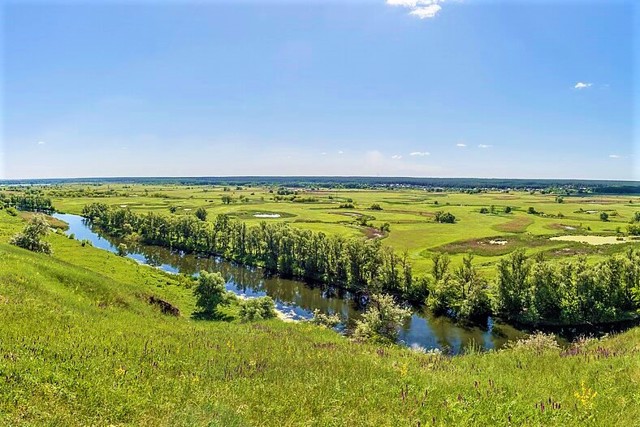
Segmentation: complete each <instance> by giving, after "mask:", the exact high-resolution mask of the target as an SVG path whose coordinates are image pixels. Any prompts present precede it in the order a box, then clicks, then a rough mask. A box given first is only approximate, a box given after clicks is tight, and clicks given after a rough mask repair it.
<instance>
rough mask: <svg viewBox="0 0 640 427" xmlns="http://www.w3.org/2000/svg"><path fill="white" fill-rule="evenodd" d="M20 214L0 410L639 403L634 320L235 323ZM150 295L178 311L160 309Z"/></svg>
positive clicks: (417, 416)
mask: <svg viewBox="0 0 640 427" xmlns="http://www.w3.org/2000/svg"><path fill="white" fill-rule="evenodd" d="M179 191H188V190H179ZM186 194H187V195H188V194H189V193H186ZM193 199H195V197H194V198H193ZM69 200H71V201H73V202H75V201H76V200H75V199H69ZM122 200H128V201H129V202H131V201H132V200H135V198H134V196H131V197H126V198H123V199H122ZM145 200H146V199H145ZM148 200H155V198H153V199H151V198H149V199H148ZM174 200H175V199H174ZM179 200H185V201H184V203H185V204H187V203H192V204H187V205H186V206H197V205H198V204H199V201H198V200H192V201H191V202H189V200H191V197H185V198H183V199H179ZM354 200H355V198H354ZM59 201H62V199H61V200H59ZM114 201H115V203H121V204H128V203H126V202H125V203H122V202H121V201H120V200H114ZM163 201H164V200H163ZM83 202H84V200H83ZM200 203H201V201H200ZM72 205H73V203H70V202H68V201H67V204H66V205H64V206H57V205H56V207H58V209H65V210H68V211H71V212H72V211H73V208H72V207H71V206H72ZM186 206H185V207H186ZM273 206H282V205H279V204H274V205H273ZM132 207H133V206H132ZM138 208H140V209H144V207H141V206H140V207H138ZM164 208H165V206H160V207H159V209H164ZM183 208H184V207H183ZM233 208H237V206H233V205H232V206H230V207H229V209H233ZM213 209H216V207H215V206H214V207H212V212H213ZM258 209H259V210H266V209H263V207H262V206H260V207H258ZM300 209H302V208H300ZM283 210H285V209H283ZM620 211H622V209H620ZM297 212H300V211H297ZM23 225H24V219H23V218H21V217H20V216H12V215H9V214H7V213H6V212H2V211H0V318H2V322H0V424H1V425H8V426H13V425H34V426H35V425H64V426H71V425H116V426H119V425H138V426H145V425H147V426H163V425H172V426H180V425H183V426H194V425H202V426H205V425H206V426H244V425H264V426H272V425H273V426H276V425H277V426H288V425H318V426H320V425H322V426H326V425H330V426H331V425H333V426H340V425H344V426H353V425H377V426H378V425H394V426H396V425H407V426H409V425H411V426H418V425H421V426H424V425H505V426H507V425H528V426H534V425H563V426H569V425H580V426H582V425H602V426H610V425H624V426H628V425H635V423H637V420H638V419H639V418H640V329H639V328H635V329H632V330H630V331H628V332H625V333H623V334H620V335H615V336H610V337H607V338H604V339H601V340H587V341H580V342H576V343H574V344H573V345H572V346H570V347H568V348H557V347H555V346H554V345H553V344H552V343H550V342H549V341H548V340H546V339H542V338H540V337H538V338H536V339H532V340H530V341H529V342H527V343H521V344H519V345H515V346H514V348H511V349H505V350H501V351H493V352H488V353H480V352H476V351H474V350H473V349H470V350H468V354H465V355H461V356H455V357H449V356H445V355H441V354H438V353H437V352H435V353H423V352H417V351H413V350H410V349H408V348H401V347H397V346H380V345H374V344H367V343H358V342H353V341H350V340H349V339H347V338H346V337H343V336H341V335H339V334H337V333H336V332H334V331H332V330H329V329H325V328H322V327H319V326H314V325H311V324H308V323H285V322H281V321H279V320H269V321H261V322H253V323H243V322H240V321H239V320H238V319H237V318H236V317H235V315H234V313H233V310H231V311H230V312H229V313H228V314H229V315H228V319H227V321H199V320H195V319H193V318H192V317H191V313H192V312H193V311H194V308H195V306H194V303H195V299H194V296H193V293H192V286H193V282H192V281H191V280H190V279H188V278H185V277H183V276H176V275H170V274H166V273H163V272H162V271H160V270H157V269H154V268H150V267H147V266H143V265H140V264H137V263H136V262H134V261H132V260H129V259H126V258H122V257H118V256H116V255H114V254H112V253H109V252H106V251H103V250H99V249H97V248H93V247H91V246H82V244H81V242H79V241H77V240H72V239H68V238H66V237H64V236H63V235H61V234H52V235H51V236H49V237H48V238H47V240H48V241H49V242H50V243H51V245H52V249H53V254H52V255H44V254H36V253H32V252H29V251H27V250H24V249H21V248H17V247H14V246H11V245H8V244H6V242H7V241H8V239H9V238H10V236H11V235H13V234H14V233H15V232H17V231H19V230H20V229H21V228H22V226H23ZM456 225H457V224H455V225H453V226H456ZM335 227H337V228H339V229H344V230H345V231H348V232H352V233H357V232H359V230H358V229H353V230H351V227H350V226H348V225H347V224H340V223H337V224H335ZM391 233H392V234H393V229H392V232H391ZM150 296H155V297H157V298H161V299H163V300H165V301H168V302H169V303H171V304H172V305H173V306H175V307H177V308H178V309H179V310H180V316H178V317H175V316H170V315H165V314H162V313H161V311H160V310H159V309H158V308H157V307H156V306H154V305H151V304H149V303H148V301H149V297H150Z"/></svg>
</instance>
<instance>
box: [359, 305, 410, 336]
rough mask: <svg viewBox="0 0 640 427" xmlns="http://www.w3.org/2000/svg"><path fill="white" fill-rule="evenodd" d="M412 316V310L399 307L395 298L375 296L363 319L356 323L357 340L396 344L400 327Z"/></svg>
mask: <svg viewBox="0 0 640 427" xmlns="http://www.w3.org/2000/svg"><path fill="white" fill-rule="evenodd" d="M409 316H411V310H409V309H406V308H402V307H400V306H398V305H397V304H396V303H395V302H394V301H393V297H392V296H390V295H385V294H373V295H371V300H370V302H369V306H368V307H367V310H366V311H365V313H364V314H363V315H362V319H361V320H358V321H357V322H356V328H355V331H354V333H353V335H354V337H355V338H356V339H360V340H370V341H375V342H381V343H395V342H396V341H397V339H398V333H399V331H400V327H401V326H402V324H403V323H404V321H405V320H406V319H407V318H409Z"/></svg>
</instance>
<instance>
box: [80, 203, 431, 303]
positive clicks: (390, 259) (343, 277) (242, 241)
mask: <svg viewBox="0 0 640 427" xmlns="http://www.w3.org/2000/svg"><path fill="white" fill-rule="evenodd" d="M82 215H83V216H84V217H86V218H88V219H90V220H91V221H92V223H93V224H95V225H97V226H98V227H100V228H101V229H102V230H104V231H105V232H107V233H109V234H111V235H115V236H119V237H127V238H132V239H138V240H140V241H142V242H144V243H147V244H152V245H158V246H164V247H169V248H172V249H176V250H182V251H185V252H195V253H201V254H206V255H214V256H220V257H223V258H225V259H228V260H232V261H236V262H239V263H241V264H244V265H250V266H261V267H264V268H265V269H266V270H267V271H269V272H270V273H276V274H279V275H281V276H283V277H288V278H299V279H302V280H305V281H308V282H313V283H323V284H328V285H332V286H337V287H341V288H346V289H349V290H351V291H353V292H356V293H366V294H370V293H374V292H386V293H389V294H393V295H397V296H400V297H402V298H404V299H407V300H408V301H412V302H416V303H422V302H424V299H425V297H426V295H427V292H428V289H427V282H426V280H424V279H416V278H414V277H413V274H412V270H411V264H410V263H409V262H408V259H407V258H408V257H407V255H406V254H405V255H402V256H400V255H398V254H397V253H395V252H394V251H393V250H392V249H391V248H389V247H383V246H382V244H381V242H380V241H379V240H378V239H372V240H363V239H346V238H344V237H341V236H331V235H330V236H328V235H326V234H324V233H322V232H313V231H310V230H302V229H298V228H295V227H291V226H290V225H288V224H286V223H267V222H262V223H260V224H259V225H255V226H248V225H247V224H246V223H244V222H242V221H237V220H232V219H230V218H229V217H228V216H227V215H218V216H216V218H215V219H214V220H212V221H201V220H199V219H197V218H195V217H194V216H192V215H186V216H178V217H176V216H165V215H161V214H157V213H153V212H149V213H145V214H138V213H134V212H131V211H130V210H129V209H127V208H116V207H110V206H108V205H106V204H104V203H94V204H90V205H87V206H85V207H84V209H83V211H82Z"/></svg>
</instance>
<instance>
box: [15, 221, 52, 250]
mask: <svg viewBox="0 0 640 427" xmlns="http://www.w3.org/2000/svg"><path fill="white" fill-rule="evenodd" d="M49 231H50V230H49V223H48V222H47V220H46V218H45V217H44V215H42V214H36V215H34V216H33V217H32V218H31V220H30V221H29V223H28V224H27V225H26V226H25V227H24V230H22V233H18V234H16V235H15V236H13V237H12V238H11V240H10V241H9V243H11V244H12V245H16V246H18V247H21V248H24V249H28V250H30V251H33V252H42V253H45V254H50V253H51V244H50V243H49V242H45V241H43V240H42V239H43V238H45V237H46V236H47V235H48V234H49Z"/></svg>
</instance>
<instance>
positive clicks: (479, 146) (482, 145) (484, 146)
mask: <svg viewBox="0 0 640 427" xmlns="http://www.w3.org/2000/svg"><path fill="white" fill-rule="evenodd" d="M491 147H493V145H489V144H478V148H491Z"/></svg>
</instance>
